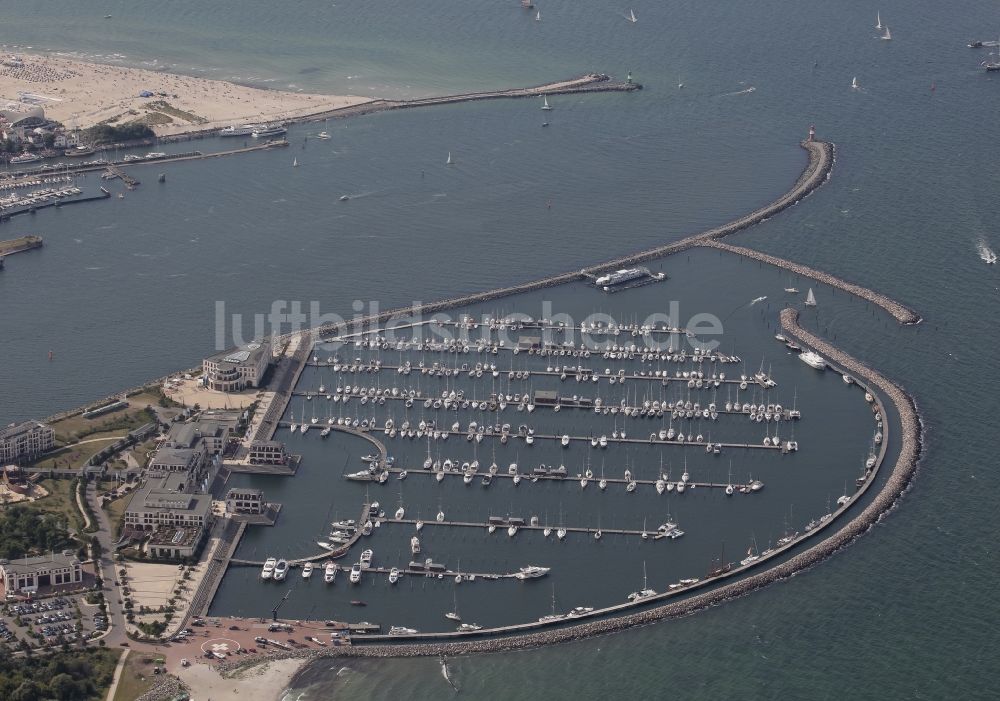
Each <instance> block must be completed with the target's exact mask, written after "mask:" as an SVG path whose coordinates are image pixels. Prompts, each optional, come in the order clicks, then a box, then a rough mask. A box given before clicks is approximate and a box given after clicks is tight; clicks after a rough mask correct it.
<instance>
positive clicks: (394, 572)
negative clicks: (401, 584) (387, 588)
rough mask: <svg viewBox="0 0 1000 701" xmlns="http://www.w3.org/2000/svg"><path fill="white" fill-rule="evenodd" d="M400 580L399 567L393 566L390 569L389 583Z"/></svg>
mask: <svg viewBox="0 0 1000 701" xmlns="http://www.w3.org/2000/svg"><path fill="white" fill-rule="evenodd" d="M398 581H399V568H398V567H393V568H392V569H391V570H389V584H395V583H396V582H398Z"/></svg>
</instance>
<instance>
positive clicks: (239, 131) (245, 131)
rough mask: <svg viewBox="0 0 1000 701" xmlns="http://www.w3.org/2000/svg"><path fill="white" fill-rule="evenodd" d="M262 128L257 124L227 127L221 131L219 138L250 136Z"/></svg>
mask: <svg viewBox="0 0 1000 701" xmlns="http://www.w3.org/2000/svg"><path fill="white" fill-rule="evenodd" d="M258 128H260V125H257V124H244V125H243V126H239V127H238V126H236V125H235V124H233V125H231V126H228V127H225V128H223V129H220V130H219V136H250V135H251V134H253V133H254V130H256V129H258Z"/></svg>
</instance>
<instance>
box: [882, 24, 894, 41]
mask: <svg viewBox="0 0 1000 701" xmlns="http://www.w3.org/2000/svg"><path fill="white" fill-rule="evenodd" d="M882 39H883V40H884V41H892V32H890V31H889V25H888V24H887V25H885V34H883V35H882Z"/></svg>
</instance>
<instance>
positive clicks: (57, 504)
mask: <svg viewBox="0 0 1000 701" xmlns="http://www.w3.org/2000/svg"><path fill="white" fill-rule="evenodd" d="M39 484H40V485H41V486H42V487H44V488H45V490H46V491H47V492H49V495H48V496H47V497H42V498H41V499H39V500H38V501H35V502H32V503H31V504H30V507H31V508H33V509H36V510H38V511H44V512H45V513H49V514H58V515H60V516H62V517H63V518H64V519H65V520H66V523H68V524H69V527H70V528H71V529H73V530H75V531H76V532H77V533H82V532H83V520H82V519H81V517H80V511H79V509H78V508H77V506H76V497H75V495H74V494H73V480H42V481H41V482H40V483H39Z"/></svg>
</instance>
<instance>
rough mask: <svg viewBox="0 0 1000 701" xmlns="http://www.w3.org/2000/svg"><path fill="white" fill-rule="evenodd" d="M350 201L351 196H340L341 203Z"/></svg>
mask: <svg viewBox="0 0 1000 701" xmlns="http://www.w3.org/2000/svg"><path fill="white" fill-rule="evenodd" d="M349 199H351V196H350V195H341V196H340V201H341V202H347V200H349Z"/></svg>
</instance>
